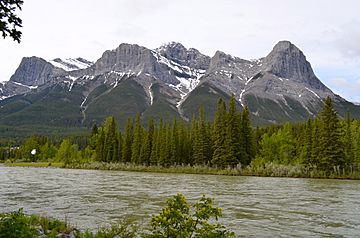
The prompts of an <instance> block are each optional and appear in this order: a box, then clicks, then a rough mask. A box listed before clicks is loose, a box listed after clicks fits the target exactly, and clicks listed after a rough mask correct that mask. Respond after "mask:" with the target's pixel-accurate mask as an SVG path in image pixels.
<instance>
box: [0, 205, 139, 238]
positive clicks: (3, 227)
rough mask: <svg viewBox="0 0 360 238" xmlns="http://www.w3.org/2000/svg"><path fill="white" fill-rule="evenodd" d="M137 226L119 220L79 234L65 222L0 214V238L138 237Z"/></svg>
mask: <svg viewBox="0 0 360 238" xmlns="http://www.w3.org/2000/svg"><path fill="white" fill-rule="evenodd" d="M138 231H139V229H138V226H137V225H136V224H135V223H133V222H132V221H130V220H126V219H124V220H120V221H119V222H118V223H116V224H113V225H111V226H104V227H101V228H100V229H99V230H98V231H97V232H95V233H93V232H90V231H89V230H86V231H84V232H81V231H80V230H79V229H77V228H75V227H74V226H72V225H70V224H69V223H68V222H67V221H61V220H58V219H54V218H48V217H42V216H38V215H28V214H25V213H24V212H23V209H19V210H18V211H14V212H5V213H0V238H36V237H49V238H56V237H78V238H108V237H124V238H133V237H138V236H137V233H138Z"/></svg>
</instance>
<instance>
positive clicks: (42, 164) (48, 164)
mask: <svg viewBox="0 0 360 238" xmlns="http://www.w3.org/2000/svg"><path fill="white" fill-rule="evenodd" d="M5 165H6V166H10V167H55V168H62V167H64V163H53V162H14V163H5Z"/></svg>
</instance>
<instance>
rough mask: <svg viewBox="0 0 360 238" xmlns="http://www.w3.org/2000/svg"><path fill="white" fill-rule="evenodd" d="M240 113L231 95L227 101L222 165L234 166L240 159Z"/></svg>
mask: <svg viewBox="0 0 360 238" xmlns="http://www.w3.org/2000/svg"><path fill="white" fill-rule="evenodd" d="M240 119H241V118H240V115H239V113H238V112H237V110H236V100H235V97H234V96H232V97H231V98H230V101H229V111H228V113H227V115H226V128H225V131H226V137H225V154H224V159H223V160H224V163H225V164H224V165H223V166H232V167H234V166H235V165H236V164H238V163H239V162H240V161H241V155H242V154H243V153H244V151H242V148H241V146H240V140H241V138H240Z"/></svg>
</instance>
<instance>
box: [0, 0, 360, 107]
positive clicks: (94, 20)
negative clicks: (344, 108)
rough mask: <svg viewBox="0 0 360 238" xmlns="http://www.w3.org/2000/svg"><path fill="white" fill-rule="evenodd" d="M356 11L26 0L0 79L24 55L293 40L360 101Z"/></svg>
mask: <svg viewBox="0 0 360 238" xmlns="http://www.w3.org/2000/svg"><path fill="white" fill-rule="evenodd" d="M359 9H360V1H358V0H341V1H338V0H331V1H330V0H301V1H299V0H103V1H98V0H96V1H95V0H25V3H24V6H23V11H22V12H20V13H19V16H20V17H21V18H22V19H23V28H22V32H23V36H22V42H21V44H18V43H16V42H13V41H12V40H11V39H10V38H7V39H5V40H3V39H0V81H5V80H8V79H9V78H10V76H11V75H12V74H13V73H14V72H15V70H16V68H17V66H18V65H19V63H20V61H21V58H22V57H25V56H39V57H42V58H44V59H54V58H57V57H60V58H72V57H79V56H81V57H83V58H86V59H88V60H91V61H96V60H97V59H98V58H100V56H101V55H102V53H103V52H104V51H105V50H108V49H114V48H116V47H117V46H118V45H119V44H120V43H137V44H140V45H143V46H145V47H148V48H156V47H158V46H160V45H161V44H163V43H165V42H169V41H177V42H180V43H182V44H183V45H184V46H185V47H188V48H189V47H193V48H197V49H198V50H200V51H201V52H202V53H205V54H207V55H209V56H212V55H213V54H214V53H215V51H216V50H221V51H224V52H226V53H229V54H232V55H235V56H238V57H241V58H245V59H255V58H260V57H264V56H266V55H267V54H268V53H269V52H270V51H271V49H272V47H273V46H274V45H275V44H276V43H277V42H278V41H280V40H290V41H291V42H293V43H294V44H295V45H297V46H298V47H299V48H300V49H301V50H302V51H303V52H304V53H305V55H306V57H307V59H308V61H310V63H311V64H312V66H313V68H314V71H315V73H316V74H317V76H318V77H319V78H320V79H321V80H322V81H323V82H324V83H325V84H326V85H327V86H328V87H330V88H331V89H332V90H333V91H334V92H335V93H338V94H340V95H341V96H343V97H345V98H346V99H348V100H351V101H358V102H360V14H359Z"/></svg>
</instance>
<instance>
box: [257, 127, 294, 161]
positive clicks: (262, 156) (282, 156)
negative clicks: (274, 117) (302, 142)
mask: <svg viewBox="0 0 360 238" xmlns="http://www.w3.org/2000/svg"><path fill="white" fill-rule="evenodd" d="M291 130H292V127H291V125H290V124H289V123H287V124H285V125H284V127H283V128H281V129H280V130H278V132H276V133H273V134H272V135H269V134H268V133H266V134H265V135H264V136H263V138H262V140H261V141H260V145H261V149H260V153H259V157H258V158H257V160H258V161H262V162H264V163H270V162H274V163H277V164H290V163H292V162H293V161H292V159H293V158H294V152H295V142H294V138H293V135H292V133H291ZM258 161H257V162H258Z"/></svg>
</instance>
